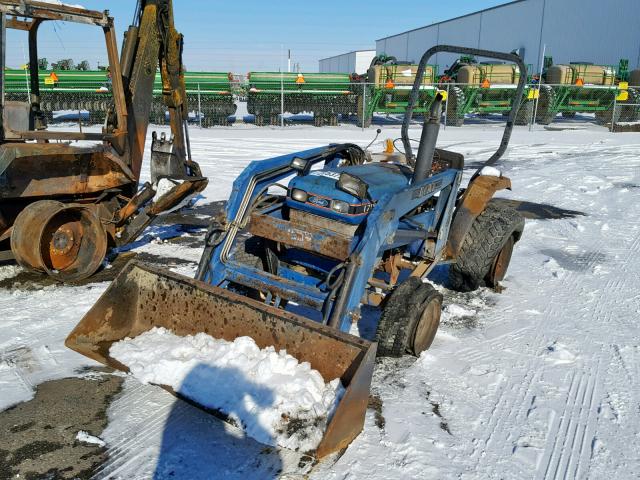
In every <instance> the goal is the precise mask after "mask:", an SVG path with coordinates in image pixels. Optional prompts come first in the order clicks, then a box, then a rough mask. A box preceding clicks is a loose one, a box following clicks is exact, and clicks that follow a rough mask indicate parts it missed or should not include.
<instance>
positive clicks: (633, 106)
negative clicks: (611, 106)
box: [619, 88, 640, 122]
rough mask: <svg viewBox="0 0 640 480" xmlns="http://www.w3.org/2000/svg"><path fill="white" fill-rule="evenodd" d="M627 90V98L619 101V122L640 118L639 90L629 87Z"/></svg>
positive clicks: (633, 120)
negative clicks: (624, 100)
mask: <svg viewBox="0 0 640 480" xmlns="http://www.w3.org/2000/svg"><path fill="white" fill-rule="evenodd" d="M628 92H629V98H628V99H627V101H626V102H620V103H619V105H620V106H619V108H620V118H619V121H620V122H635V121H637V120H638V119H640V106H639V105H640V90H636V89H635V88H630V89H629V90H628ZM625 104H629V105H625Z"/></svg>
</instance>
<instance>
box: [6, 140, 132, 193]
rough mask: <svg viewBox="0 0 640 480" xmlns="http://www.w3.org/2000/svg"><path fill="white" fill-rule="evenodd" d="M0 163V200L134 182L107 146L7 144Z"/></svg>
mask: <svg viewBox="0 0 640 480" xmlns="http://www.w3.org/2000/svg"><path fill="white" fill-rule="evenodd" d="M0 164H1V165H4V166H5V167H4V170H2V169H0V174H3V178H4V182H5V186H3V187H2V189H0V200H3V199H15V198H28V197H51V196H56V195H63V196H69V195H84V194H89V193H95V192H100V191H103V190H105V189H109V188H117V187H123V186H125V185H131V184H135V182H136V179H135V177H134V175H133V173H132V172H131V170H130V169H129V168H128V167H127V166H126V165H125V164H124V163H123V162H122V160H121V159H120V158H118V156H117V155H116V154H115V152H113V150H111V148H109V147H108V146H106V145H97V146H94V147H75V146H71V145H65V144H53V143H52V144H41V143H7V144H4V145H0Z"/></svg>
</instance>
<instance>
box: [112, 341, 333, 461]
mask: <svg viewBox="0 0 640 480" xmlns="http://www.w3.org/2000/svg"><path fill="white" fill-rule="evenodd" d="M109 354H110V355H111V356H112V357H113V358H115V359H116V360H118V361H119V362H121V363H122V364H124V365H126V366H127V367H129V369H130V371H131V373H132V374H133V376H135V377H136V378H137V379H138V380H140V381H141V382H143V383H154V384H158V385H167V386H170V387H172V388H173V389H174V390H175V391H176V392H178V393H180V394H181V395H183V396H185V397H188V398H189V399H191V400H193V401H194V402H196V403H198V404H200V405H202V406H204V407H207V408H211V409H215V410H218V411H220V412H221V413H223V414H224V415H227V416H228V417H229V419H230V420H232V421H233V423H236V424H237V425H238V426H241V427H242V428H243V429H244V430H245V431H246V433H247V434H248V435H249V436H251V437H253V438H255V439H256V440H258V441H259V442H262V443H266V444H269V445H280V446H282V447H285V448H289V449H292V450H300V451H305V452H306V451H310V450H314V449H315V448H316V447H317V446H318V444H319V443H320V440H321V439H322V436H323V434H324V430H325V428H326V425H327V420H328V419H329V418H330V417H331V415H332V414H333V411H334V409H335V407H336V406H337V405H338V403H339V401H340V398H341V397H342V395H343V394H344V387H343V386H342V384H341V383H340V379H335V380H333V381H331V382H329V383H327V384H325V382H324V379H323V378H322V375H320V373H319V372H318V371H317V370H313V369H312V368H311V366H310V365H309V363H308V362H303V363H300V362H299V361H298V360H297V359H296V358H294V357H292V356H291V355H289V354H288V353H287V352H286V351H285V350H281V351H279V352H276V351H275V349H274V348H273V347H267V348H264V349H260V348H259V347H258V346H257V345H256V343H255V341H254V340H253V339H252V338H249V337H239V338H237V339H235V340H234V341H233V342H228V341H226V340H220V339H214V338H213V337H211V336H209V335H207V334H205V333H199V334H197V335H189V336H186V337H179V336H177V335H175V334H173V333H172V332H171V331H169V330H167V329H165V328H153V329H152V330H149V331H148V332H145V333H142V334H141V335H139V336H137V337H135V338H133V339H130V338H125V339H124V340H121V341H120V342H117V343H114V344H113V345H112V346H111V349H110V350H109Z"/></svg>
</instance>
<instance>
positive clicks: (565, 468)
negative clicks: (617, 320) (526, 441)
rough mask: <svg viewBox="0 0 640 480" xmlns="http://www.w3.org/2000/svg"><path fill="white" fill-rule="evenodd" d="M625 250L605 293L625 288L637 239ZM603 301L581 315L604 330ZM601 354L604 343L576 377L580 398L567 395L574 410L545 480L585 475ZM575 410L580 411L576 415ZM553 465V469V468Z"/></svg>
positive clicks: (608, 319) (559, 433)
mask: <svg viewBox="0 0 640 480" xmlns="http://www.w3.org/2000/svg"><path fill="white" fill-rule="evenodd" d="M625 250H626V255H625V257H624V258H623V259H622V261H620V262H619V266H620V269H619V270H618V269H616V271H620V272H621V273H622V274H621V275H617V277H616V278H614V279H611V280H609V281H608V282H607V284H606V287H605V288H604V289H603V290H604V291H605V292H607V291H616V290H618V289H624V288H626V284H627V279H628V277H629V270H628V266H629V264H630V263H632V260H633V259H635V258H638V253H639V250H640V235H637V236H636V237H635V238H634V239H633V240H632V242H631V245H630V246H629V248H627V249H625ZM592 257H593V256H592ZM603 299H607V301H608V297H607V296H605V295H600V296H599V297H598V301H597V304H596V308H595V309H593V310H589V311H587V313H586V314H585V315H583V318H585V319H589V320H593V319H595V320H598V321H599V324H600V325H603V326H607V325H610V324H611V323H612V320H613V312H612V310H611V308H610V306H611V305H609V303H608V302H607V304H606V305H605V302H604V301H603ZM606 346H607V347H608V348H607V350H608V352H607V353H609V355H607V357H608V358H610V357H611V356H612V355H613V356H615V352H616V350H617V351H619V349H617V348H616V347H617V346H615V345H613V346H611V347H609V345H608V344H607V345H606ZM604 350H605V343H604V342H600V348H599V350H598V352H597V355H596V358H595V361H594V362H591V363H592V364H591V365H590V364H589V363H590V362H587V363H586V364H585V365H584V366H583V367H582V368H581V370H580V371H579V373H578V375H580V376H581V378H580V385H579V388H582V386H583V385H584V388H583V395H582V396H581V397H580V394H579V392H580V390H579V389H577V390H575V392H576V394H575V395H574V396H571V395H568V397H567V403H566V406H568V405H570V404H572V405H574V408H573V410H572V411H571V413H572V415H570V416H569V420H568V421H566V422H565V416H566V415H567V408H566V407H565V411H564V413H563V416H562V417H561V420H560V423H559V424H558V425H557V427H558V428H557V430H556V436H555V439H554V443H553V446H552V449H551V451H550V452H549V453H548V454H546V458H547V459H548V463H547V466H546V469H545V474H544V478H545V479H558V478H562V479H566V478H584V477H586V476H587V475H588V472H589V467H590V460H591V457H592V452H591V449H590V448H587V444H588V443H589V444H591V443H592V442H593V439H594V438H595V435H596V431H597V421H598V418H597V414H594V413H597V412H595V410H596V409H595V407H596V405H595V403H596V398H600V397H601V390H602V387H603V383H604V381H603V378H602V375H601V367H602V364H603V358H604ZM594 364H595V367H594ZM627 373H628V372H627ZM585 379H586V380H585ZM572 385H573V379H572V384H571V385H570V387H569V392H571V387H572ZM578 398H580V402H579V404H578V407H576V406H575V404H576V402H577V400H578ZM576 408H577V409H579V411H578V412H577V414H576ZM562 422H564V423H566V424H567V427H566V430H564V433H563V429H562V425H563V423H562ZM572 424H575V425H572ZM552 431H553V429H552ZM570 433H573V435H572V436H571V440H570V442H571V448H570V449H569V450H567V448H566V446H567V442H568V440H567V435H568V434H570ZM578 437H580V440H579V443H576V439H577V438H578ZM558 438H563V440H562V442H563V443H562V444H561V445H559V444H558ZM589 439H591V442H589ZM578 445H579V447H578ZM585 460H586V462H585ZM554 464H555V468H553V469H552V465H554Z"/></svg>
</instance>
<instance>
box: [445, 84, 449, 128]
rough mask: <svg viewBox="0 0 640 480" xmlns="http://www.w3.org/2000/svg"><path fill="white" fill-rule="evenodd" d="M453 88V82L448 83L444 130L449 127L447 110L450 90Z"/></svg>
mask: <svg viewBox="0 0 640 480" xmlns="http://www.w3.org/2000/svg"><path fill="white" fill-rule="evenodd" d="M450 89H451V84H450V83H447V103H446V104H445V108H444V130H446V129H447V111H448V110H449V108H448V105H449V103H448V102H449V90H450Z"/></svg>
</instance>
